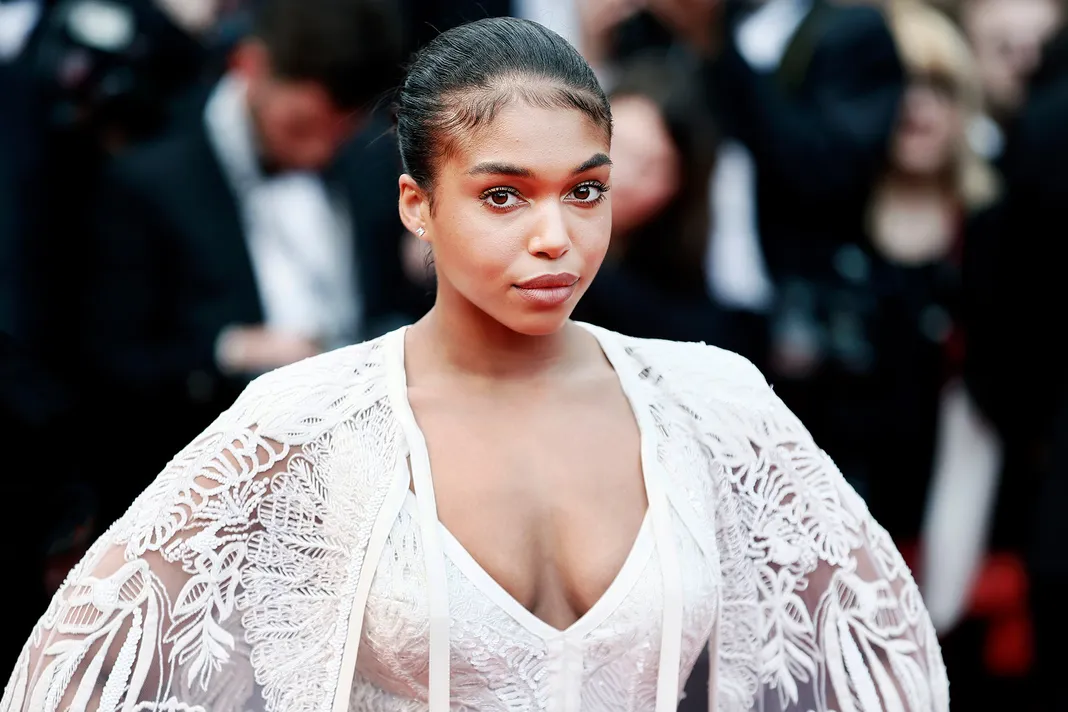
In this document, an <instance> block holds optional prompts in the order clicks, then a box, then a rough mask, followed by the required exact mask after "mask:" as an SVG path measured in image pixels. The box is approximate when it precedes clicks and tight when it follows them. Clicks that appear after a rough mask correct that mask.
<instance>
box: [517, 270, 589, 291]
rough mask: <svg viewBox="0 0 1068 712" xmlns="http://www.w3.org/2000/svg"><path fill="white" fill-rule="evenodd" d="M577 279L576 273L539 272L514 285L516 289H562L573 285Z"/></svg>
mask: <svg viewBox="0 0 1068 712" xmlns="http://www.w3.org/2000/svg"><path fill="white" fill-rule="evenodd" d="M578 281H579V278H578V275H574V274H571V273H570V272H560V273H559V274H540V275H538V276H537V277H531V278H530V279H525V280H523V281H522V282H518V283H516V285H515V286H516V288H518V289H562V288H567V287H574V286H575V284H577V283H578Z"/></svg>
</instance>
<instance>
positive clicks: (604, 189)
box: [478, 180, 611, 212]
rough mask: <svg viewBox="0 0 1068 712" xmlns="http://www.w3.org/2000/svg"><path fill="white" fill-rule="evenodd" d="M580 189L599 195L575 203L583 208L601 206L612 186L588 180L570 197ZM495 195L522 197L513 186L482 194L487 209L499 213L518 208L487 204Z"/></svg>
mask: <svg viewBox="0 0 1068 712" xmlns="http://www.w3.org/2000/svg"><path fill="white" fill-rule="evenodd" d="M579 188H596V189H597V191H598V193H599V195H598V196H597V197H596V198H595V199H594V200H587V201H582V200H579V201H574V202H577V203H578V204H579V205H582V206H583V207H592V206H594V205H598V204H600V203H601V202H603V201H604V199H605V197H606V194H607V193H608V191H609V190H611V187H610V186H607V185H605V184H604V183H602V182H601V181H599V180H587V181H583V182H582V183H579V184H578V185H576V186H575V187H574V188H572V189H571V191H570V192H569V193H568V195H571V193H574V192H575V191H576V190H578V189H579ZM495 193H509V194H511V195H514V196H516V197H517V198H518V197H520V196H519V191H518V190H516V189H515V188H512V187H511V186H503V185H502V186H497V187H496V188H490V189H489V190H486V191H483V192H482V194H481V195H479V196H478V199H479V200H481V201H482V202H483V203H485V205H486V207H488V208H489V209H490V210H496V211H499V212H507V211H509V210H512V209H513V208H514V207H516V206H514V205H509V206H500V205H494V204H493V203H492V202H487V199H488V198H489V197H490V196H491V195H494V194H495Z"/></svg>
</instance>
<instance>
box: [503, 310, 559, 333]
mask: <svg viewBox="0 0 1068 712" xmlns="http://www.w3.org/2000/svg"><path fill="white" fill-rule="evenodd" d="M571 311H572V310H571V309H563V308H561V309H552V310H545V311H544V312H541V313H533V314H509V315H508V318H506V319H499V320H498V321H500V322H501V323H502V324H503V325H505V326H506V327H508V328H509V329H511V330H512V331H514V332H516V333H517V334H523V335H524V336H549V335H550V334H555V333H556V332H558V331H560V329H563V328H564V326H566V325H567V321H568V319H570V318H571Z"/></svg>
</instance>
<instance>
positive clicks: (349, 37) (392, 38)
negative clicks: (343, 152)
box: [252, 0, 404, 109]
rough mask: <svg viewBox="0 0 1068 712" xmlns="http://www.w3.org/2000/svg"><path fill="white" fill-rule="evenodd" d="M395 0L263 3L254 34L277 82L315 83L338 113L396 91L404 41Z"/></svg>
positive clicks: (263, 0) (257, 12)
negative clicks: (326, 95)
mask: <svg viewBox="0 0 1068 712" xmlns="http://www.w3.org/2000/svg"><path fill="white" fill-rule="evenodd" d="M394 4H395V3H394V0H261V1H260V2H259V3H258V5H257V7H256V10H255V16H254V18H253V28H252V30H253V35H254V36H255V37H257V38H259V39H260V40H261V41H262V42H263V43H264V45H265V46H266V47H267V53H268V55H269V56H270V60H271V69H272V71H273V72H274V74H275V75H276V76H278V77H279V78H281V79H288V80H294V81H311V82H316V83H318V84H320V85H322V87H323V88H324V89H325V90H326V93H327V94H328V95H329V96H330V98H331V100H333V102H334V103H335V104H337V106H338V108H341V109H358V108H362V107H364V106H365V105H369V104H372V103H373V102H375V101H376V100H378V99H380V98H381V95H382V94H383V93H384V92H387V91H388V90H389V89H391V88H392V87H394V86H396V84H397V81H398V80H399V78H400V77H399V71H396V70H395V69H394V68H395V67H397V66H398V65H399V64H400V60H401V56H402V53H403V47H404V40H403V32H402V29H401V24H400V19H399V17H398V16H397V13H396V10H395V9H394V7H393V5H394Z"/></svg>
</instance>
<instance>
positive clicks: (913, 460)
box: [821, 2, 997, 543]
mask: <svg viewBox="0 0 1068 712" xmlns="http://www.w3.org/2000/svg"><path fill="white" fill-rule="evenodd" d="M889 17H890V22H891V28H892V29H893V32H894V36H895V38H896V40H897V44H898V48H899V51H900V54H901V59H902V62H903V64H904V66H905V70H906V74H907V81H906V89H905V95H904V101H903V104H902V108H901V114H900V117H899V120H898V125H897V127H896V129H895V131H894V135H893V141H892V143H891V145H890V152H889V161H888V166H887V170H886V171H884V173H883V175H882V176H880V178H879V180H878V181H877V182H876V184H875V187H874V190H873V192H872V201H871V204H870V206H869V211H868V237H869V238H870V240H869V243H868V244H867V245H865V248H866V253H865V258H866V260H867V262H866V264H867V269H866V270H865V272H866V278H865V279H864V280H863V281H862V282H860V283H859V284H857V285H856V288H857V289H859V290H862V291H863V292H864V293H865V294H866V295H868V299H867V300H866V306H867V307H868V308H867V310H866V311H865V313H863V314H862V316H861V319H858V321H861V320H862V321H863V324H864V330H863V331H864V334H863V337H864V340H865V341H866V343H869V344H870V345H871V353H872V354H873V358H872V360H871V363H870V366H869V368H868V369H867V370H866V371H865V372H864V373H863V374H862V375H860V376H858V377H857V378H856V379H853V381H852V382H847V383H846V384H845V386H844V387H843V400H845V401H847V402H848V401H849V400H852V401H853V402H854V403H857V407H855V408H853V409H852V410H853V412H854V413H855V412H862V411H866V412H867V416H866V417H864V418H856V417H854V418H853V420H854V422H855V423H856V427H857V429H858V430H859V429H860V428H861V426H862V422H863V424H864V425H867V428H865V430H866V432H860V433H850V432H849V431H846V433H847V434H848V435H854V436H855V437H853V438H852V443H851V444H852V447H854V448H856V449H855V452H857V453H858V455H859V456H860V457H866V458H868V459H869V460H871V461H872V466H871V469H870V472H871V489H870V492H869V494H870V496H871V498H872V500H873V506H872V510H873V512H874V513H875V515H876V516H877V517H878V519H879V521H880V523H882V524H883V525H884V526H885V527H886V528H887V529H888V530H889V531H890V532H891V534H892V535H893V536H894V539H895V541H897V542H898V543H901V542H904V541H907V540H915V539H916V538H917V536H918V535H919V529H920V526H921V516H922V514H923V506H922V503H923V502H924V499H925V493H926V492H927V489H928V485H929V479H930V478H929V474H930V472H931V470H932V462H933V460H934V452H935V437H936V431H937V414H938V409H939V401H940V394H941V393H942V392H943V387H944V386H945V385H946V382H947V380H948V379H947V376H948V377H950V378H952V377H956V376H958V375H959V372H960V366H961V357H962V354H961V344H962V340H961V339H960V338H958V337H959V329H958V328H957V326H956V317H957V316H958V314H959V302H960V287H961V284H960V277H959V255H960V253H961V248H962V243H963V232H964V223H965V221H966V219H967V218H968V217H969V216H970V215H972V214H974V213H975V212H976V211H977V210H979V209H981V208H983V207H984V206H986V205H987V204H989V203H990V201H991V200H992V199H993V198H994V196H995V193H996V191H997V181H996V178H995V174H994V171H993V170H992V169H991V167H990V166H989V165H988V164H987V163H986V162H985V161H983V160H982V159H981V158H980V157H979V156H978V155H977V154H976V153H975V151H974V150H973V149H972V147H971V145H970V143H969V141H968V131H967V127H968V126H970V125H974V120H975V117H976V116H978V115H979V112H980V108H981V102H982V95H981V90H980V85H979V78H978V76H977V74H976V70H975V62H974V61H973V59H972V54H971V51H970V50H969V49H968V45H967V43H966V41H965V39H964V37H963V35H962V34H961V32H960V30H958V29H957V28H956V27H955V26H954V24H953V23H952V21H950V20H949V18H948V17H946V16H945V15H944V14H942V13H941V12H939V11H938V10H935V9H933V8H930V7H928V6H926V5H924V4H923V3H914V2H901V3H899V4H897V5H895V6H894V7H893V8H892V9H891V11H890V13H889ZM855 303H865V302H864V300H861V299H858V300H856V302H855ZM861 380H863V381H864V383H863V384H861V383H858V382H859V381H861ZM873 406H874V407H873ZM904 413H907V414H909V417H908V418H907V419H903V418H902V417H901V415H902V414H904ZM903 421H904V422H903ZM891 432H892V433H893V436H892V437H888V435H889V433H891ZM822 442H823V441H822V440H821V443H822ZM823 444H824V447H827V448H828V450H829V451H830V452H831V453H832V454H834V455H835V457H839V455H838V454H837V452H836V451H835V450H834V449H833V448H832V447H830V445H829V444H828V443H823ZM847 447H848V445H847ZM887 450H892V452H893V454H892V455H890V456H883V455H880V456H878V457H876V458H872V455H873V454H874V453H875V452H886V451H887ZM865 451H867V452H865ZM973 484H974V481H973ZM876 502H877V503H878V506H875V503H876Z"/></svg>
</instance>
